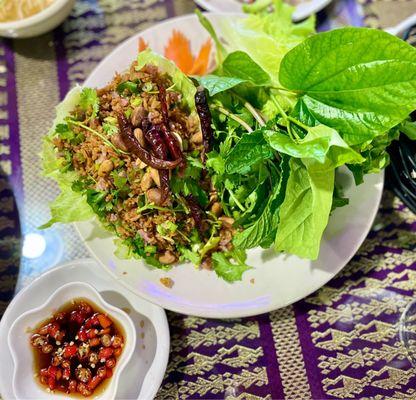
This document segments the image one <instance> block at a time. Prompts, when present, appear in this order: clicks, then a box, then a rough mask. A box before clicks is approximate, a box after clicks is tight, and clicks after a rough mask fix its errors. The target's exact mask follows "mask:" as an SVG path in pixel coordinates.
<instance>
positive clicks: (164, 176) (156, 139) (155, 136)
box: [144, 125, 170, 204]
mask: <svg viewBox="0 0 416 400" xmlns="http://www.w3.org/2000/svg"><path fill="white" fill-rule="evenodd" d="M161 130H162V128H161V126H160V125H154V126H152V127H151V128H150V129H149V130H146V131H145V132H144V137H145V139H146V141H147V143H148V144H149V146H150V148H151V149H152V152H153V153H154V154H155V155H156V156H157V157H159V158H161V159H162V160H166V159H167V158H168V149H167V147H166V145H165V143H164V141H163V139H162V135H161V134H160V132H161ZM159 180H160V190H161V191H162V198H161V203H162V204H163V203H164V202H165V201H166V199H167V198H168V195H169V191H170V188H169V171H168V170H166V169H160V170H159Z"/></svg>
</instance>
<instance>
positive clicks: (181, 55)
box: [165, 30, 194, 73]
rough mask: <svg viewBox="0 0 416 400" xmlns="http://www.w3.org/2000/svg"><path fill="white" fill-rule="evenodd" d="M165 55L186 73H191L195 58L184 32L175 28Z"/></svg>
mask: <svg viewBox="0 0 416 400" xmlns="http://www.w3.org/2000/svg"><path fill="white" fill-rule="evenodd" d="M165 57H166V58H168V59H169V60H172V61H173V62H174V63H175V64H176V65H177V66H178V67H179V69H181V70H182V71H183V72H185V73H189V71H190V70H191V69H192V65H193V63H194V58H193V56H192V52H191V44H190V42H189V40H188V39H187V38H186V36H185V35H184V34H183V33H182V32H180V31H177V30H173V32H172V36H171V37H170V39H169V41H168V44H167V46H166V47H165Z"/></svg>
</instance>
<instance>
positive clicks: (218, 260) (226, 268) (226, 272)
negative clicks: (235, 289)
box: [212, 252, 251, 283]
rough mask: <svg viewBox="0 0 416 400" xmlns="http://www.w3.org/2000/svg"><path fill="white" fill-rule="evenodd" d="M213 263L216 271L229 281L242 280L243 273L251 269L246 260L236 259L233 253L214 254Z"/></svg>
mask: <svg viewBox="0 0 416 400" xmlns="http://www.w3.org/2000/svg"><path fill="white" fill-rule="evenodd" d="M232 260H233V261H234V262H232ZM212 264H213V269H214V271H215V273H216V274H217V275H218V276H219V277H220V278H222V279H224V280H225V281H227V282H229V283H232V282H236V281H241V280H242V278H243V273H244V272H245V271H247V270H249V269H251V267H249V266H248V265H246V264H245V263H244V262H243V263H242V262H239V260H236V259H234V258H233V257H232V255H230V256H229V257H227V256H226V255H225V254H224V253H218V252H217V253H213V254H212Z"/></svg>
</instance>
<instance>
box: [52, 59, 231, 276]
mask: <svg viewBox="0 0 416 400" xmlns="http://www.w3.org/2000/svg"><path fill="white" fill-rule="evenodd" d="M194 100H195V104H196V106H195V110H197V112H193V113H191V112H190V109H189V107H188V106H187V105H186V104H185V102H184V101H183V99H182V94H181V93H180V92H179V91H178V90H176V88H175V84H174V83H173V82H172V81H171V79H170V77H169V76H168V75H167V74H162V73H161V72H160V71H159V69H158V68H157V67H156V66H154V65H145V66H144V67H142V68H140V69H139V68H137V62H134V63H133V64H132V65H131V67H130V69H129V71H128V72H126V73H123V74H121V75H120V74H117V75H116V76H115V77H114V79H113V81H112V82H111V83H110V84H109V85H108V86H106V87H104V88H102V89H99V90H94V89H89V88H85V89H83V90H82V92H81V94H80V100H79V102H78V105H76V107H75V108H74V109H73V110H72V111H71V112H70V114H69V116H67V117H66V118H65V120H64V123H59V124H57V125H56V128H55V133H54V134H53V135H52V139H51V140H52V143H53V146H54V147H55V149H56V151H57V155H58V157H59V158H60V160H61V167H60V168H61V171H62V170H67V171H72V170H73V171H75V172H76V174H77V179H76V180H74V181H73V182H72V190H73V191H76V192H82V193H83V194H84V195H85V198H86V200H87V202H88V204H89V205H90V207H91V208H92V209H93V211H94V213H95V214H96V215H97V216H98V217H99V219H100V220H101V222H103V223H104V225H105V226H106V227H107V228H108V229H110V230H112V231H114V232H115V233H116V234H117V236H118V237H119V238H120V239H121V240H122V244H123V248H124V249H125V251H127V252H128V253H129V254H128V255H127V256H129V255H130V256H138V257H142V258H144V259H146V261H147V262H148V263H149V264H151V265H154V266H158V267H161V266H163V265H170V264H173V263H176V262H178V261H182V260H186V259H187V260H191V261H192V262H194V263H195V264H198V265H203V266H204V267H206V268H210V266H211V260H210V254H212V252H213V251H216V250H217V249H224V250H230V249H231V247H232V244H231V239H232V234H233V231H234V229H233V228H232V224H233V222H234V221H233V219H232V218H230V217H227V216H225V215H223V211H222V207H221V204H220V202H218V195H217V192H216V191H215V189H214V188H213V186H212V184H211V182H210V178H209V176H208V174H207V173H206V170H205V166H204V164H205V158H206V157H205V154H206V153H207V152H208V151H209V150H210V146H211V144H210V143H211V140H212V138H211V137H210V135H212V132H211V131H210V130H211V126H210V125H211V116H210V114H209V109H208V105H207V103H206V98H205V93H204V92H203V90H201V89H199V90H197V91H196V93H195V96H194Z"/></svg>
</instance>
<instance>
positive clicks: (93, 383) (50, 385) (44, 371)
mask: <svg viewBox="0 0 416 400" xmlns="http://www.w3.org/2000/svg"><path fill="white" fill-rule="evenodd" d="M32 332H33V333H32V335H31V337H30V344H31V346H32V349H33V354H34V369H35V377H36V379H37V380H38V382H39V383H40V385H41V386H42V387H44V388H45V389H46V390H47V391H54V392H60V393H65V394H66V395H71V396H74V397H77V396H78V397H81V396H84V397H88V396H91V395H92V394H94V395H97V394H99V393H102V392H103V391H104V390H105V388H106V386H107V383H108V382H109V380H110V379H111V377H112V375H113V370H114V368H115V366H116V364H117V361H118V359H119V357H120V355H121V353H122V351H123V347H124V344H125V339H124V338H125V334H124V331H123V329H122V327H121V326H120V325H119V324H118V323H117V322H116V321H115V320H113V319H112V318H111V317H110V316H109V315H107V314H106V313H105V312H103V311H102V310H101V309H100V308H99V307H98V306H96V305H95V304H93V303H92V302H91V301H89V300H87V299H83V298H78V299H74V300H72V301H70V302H68V303H66V304H65V305H63V306H62V307H60V308H59V309H58V310H57V311H56V312H55V313H54V314H53V316H52V317H51V318H49V319H47V320H46V321H42V322H41V323H40V324H39V325H38V326H37V327H36V328H35V329H34V330H33V331H32Z"/></svg>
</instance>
